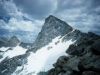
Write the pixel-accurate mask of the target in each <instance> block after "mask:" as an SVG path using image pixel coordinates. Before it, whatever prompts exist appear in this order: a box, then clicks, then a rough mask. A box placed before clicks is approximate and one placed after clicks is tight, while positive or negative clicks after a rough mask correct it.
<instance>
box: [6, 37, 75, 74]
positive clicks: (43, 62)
mask: <svg viewBox="0 0 100 75" xmlns="http://www.w3.org/2000/svg"><path fill="white" fill-rule="evenodd" d="M62 39H63V37H62V38H61V36H59V37H56V38H55V39H53V40H52V42H51V43H49V44H48V45H46V46H45V47H42V48H41V49H39V50H37V52H36V53H33V52H32V53H30V55H29V57H28V58H27V60H28V63H27V64H25V65H24V66H23V67H18V68H17V70H16V71H15V72H14V73H13V74H12V75H37V73H39V72H40V71H48V70H50V69H51V68H53V64H54V63H55V62H56V61H57V59H58V58H59V57H60V56H62V55H66V56H67V54H66V52H65V51H66V50H67V48H68V47H69V45H71V44H73V43H74V42H75V41H72V40H69V41H62ZM8 54H9V53H8ZM11 57H12V56H11ZM22 68H23V70H22ZM20 70H22V71H21V72H20V73H18V71H20Z"/></svg>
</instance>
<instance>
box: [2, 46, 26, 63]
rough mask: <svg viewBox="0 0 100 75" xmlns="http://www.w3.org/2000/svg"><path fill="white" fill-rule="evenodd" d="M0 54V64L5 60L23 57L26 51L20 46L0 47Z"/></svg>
mask: <svg viewBox="0 0 100 75" xmlns="http://www.w3.org/2000/svg"><path fill="white" fill-rule="evenodd" d="M0 51H2V52H0V53H1V55H2V58H1V59H0V62H1V61H3V60H4V59H5V58H9V59H10V58H13V57H15V56H19V55H23V54H25V53H26V51H27V49H25V48H22V47H21V46H16V47H12V48H10V47H1V48H0Z"/></svg>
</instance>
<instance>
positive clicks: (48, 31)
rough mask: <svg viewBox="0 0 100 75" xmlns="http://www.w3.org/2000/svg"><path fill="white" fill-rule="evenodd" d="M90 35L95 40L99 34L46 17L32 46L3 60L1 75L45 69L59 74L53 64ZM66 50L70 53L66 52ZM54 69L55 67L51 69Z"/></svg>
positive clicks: (35, 74) (30, 73)
mask: <svg viewBox="0 0 100 75" xmlns="http://www.w3.org/2000/svg"><path fill="white" fill-rule="evenodd" d="M88 38H89V39H93V40H94V39H98V38H99V36H97V35H95V34H93V33H88V34H86V33H82V32H81V31H79V30H76V29H74V28H72V27H71V26H69V25H68V24H67V23H65V22H64V21H61V20H60V19H58V18H56V17H54V16H52V15H50V16H49V17H47V18H46V19H45V23H44V25H43V27H42V29H41V32H40V33H39V34H38V37H37V39H36V40H35V42H34V44H33V45H32V48H30V49H29V50H27V49H25V50H23V51H24V53H23V54H21V55H18V56H14V57H12V58H7V59H5V60H3V61H2V62H1V63H0V65H2V67H1V68H0V75H38V73H40V74H39V75H41V74H42V72H43V71H46V72H47V73H49V75H59V74H56V73H55V71H56V67H55V66H53V64H54V63H56V61H57V59H58V58H59V57H60V56H63V55H65V57H63V59H64V58H65V59H66V57H68V56H69V54H70V51H69V48H70V45H72V44H74V45H77V44H81V43H83V42H81V41H84V40H86V39H88ZM86 41H87V40H86ZM24 46H25V45H24ZM82 46H83V45H82ZM85 47H86V46H85ZM66 50H68V51H69V53H67V54H66ZM72 52H73V51H72ZM80 54H81V53H80ZM73 59H74V58H73ZM20 60H22V61H20ZM61 60H62V59H61ZM77 61H78V60H76V62H77ZM72 62H73V61H72ZM3 63H6V64H3ZM16 63H17V64H16ZM57 63H58V62H57ZM59 63H60V62H59ZM7 65H8V66H7ZM75 65H76V64H75ZM5 66H6V67H5ZM54 67H55V68H54ZM61 67H62V66H61ZM52 68H54V69H53V70H50V69H52ZM74 69H76V67H75V68H74ZM41 71H42V72H41ZM52 72H53V73H52ZM57 72H59V71H57ZM43 73H45V72H43ZM61 75H62V74H61ZM65 75H66V74H65Z"/></svg>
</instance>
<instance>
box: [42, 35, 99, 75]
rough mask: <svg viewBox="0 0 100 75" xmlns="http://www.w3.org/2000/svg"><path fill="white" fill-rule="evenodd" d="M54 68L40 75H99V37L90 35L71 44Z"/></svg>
mask: <svg viewBox="0 0 100 75" xmlns="http://www.w3.org/2000/svg"><path fill="white" fill-rule="evenodd" d="M66 53H68V54H69V56H61V57H60V58H59V59H58V60H57V62H56V63H55V64H54V65H53V66H54V68H52V69H51V70H49V71H48V72H47V73H45V72H44V73H42V72H41V73H40V75H42V74H43V75H100V37H99V36H96V35H95V34H92V35H91V36H90V38H87V37H83V38H81V40H78V41H77V42H76V43H75V44H72V45H71V46H70V47H69V49H68V50H67V51H66Z"/></svg>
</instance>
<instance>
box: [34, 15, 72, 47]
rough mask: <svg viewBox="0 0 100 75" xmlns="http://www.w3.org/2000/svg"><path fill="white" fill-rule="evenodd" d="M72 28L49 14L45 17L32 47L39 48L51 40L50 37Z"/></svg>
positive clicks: (65, 32) (62, 33) (63, 33)
mask: <svg viewBox="0 0 100 75" xmlns="http://www.w3.org/2000/svg"><path fill="white" fill-rule="evenodd" d="M72 30H73V28H72V27H71V26H69V25H68V24H67V23H66V22H64V21H62V20H60V19H58V18H56V17H55V16H52V15H50V16H49V17H47V18H46V19H45V23H44V25H43V27H42V29H41V32H40V33H39V35H38V36H37V38H36V40H35V44H34V47H35V48H36V47H37V48H40V47H43V46H45V45H47V44H48V43H50V42H51V41H52V39H54V38H56V37H58V36H64V35H65V34H67V33H69V32H70V31H72Z"/></svg>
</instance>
